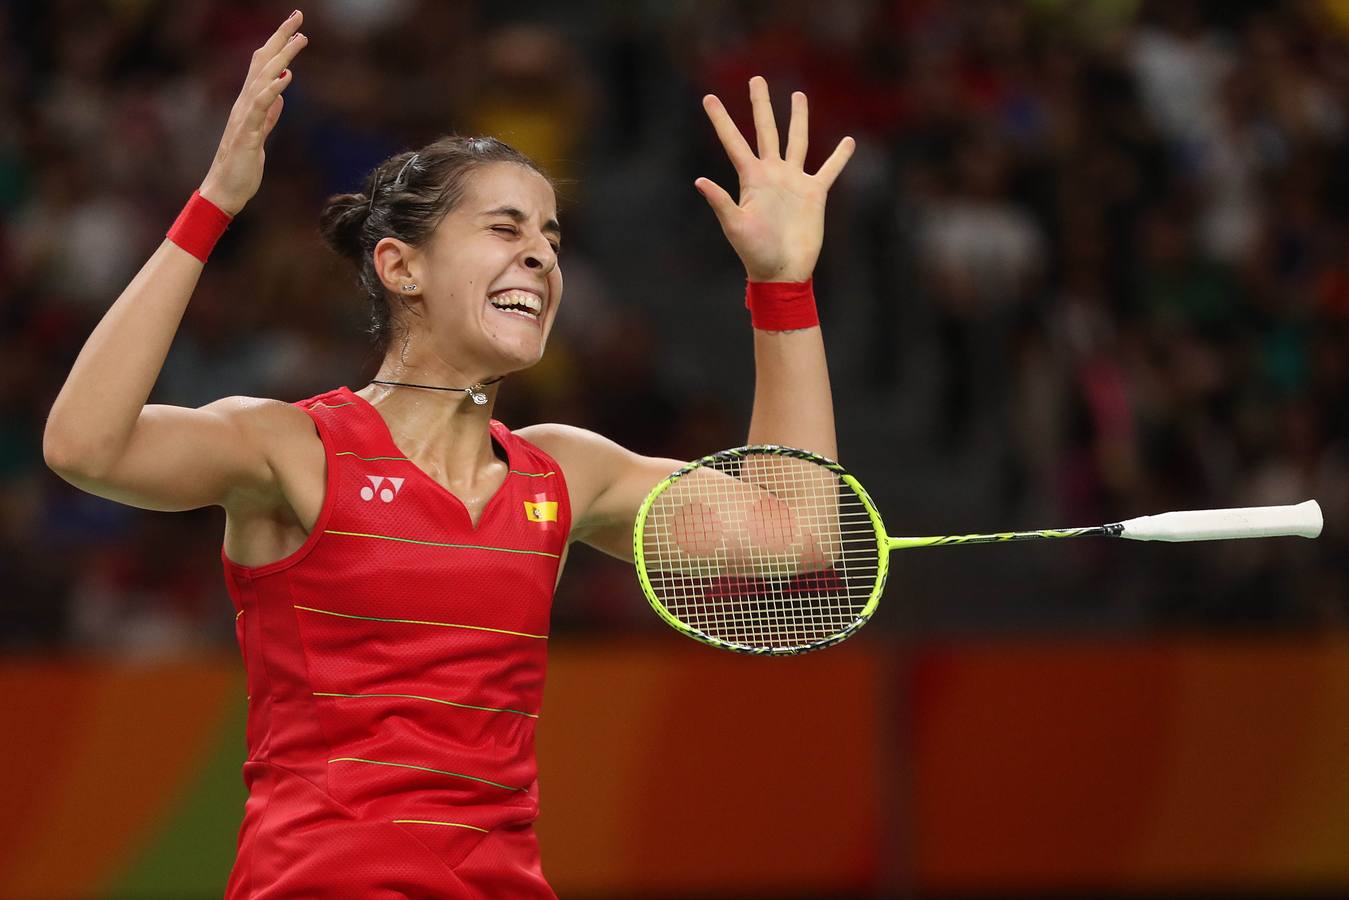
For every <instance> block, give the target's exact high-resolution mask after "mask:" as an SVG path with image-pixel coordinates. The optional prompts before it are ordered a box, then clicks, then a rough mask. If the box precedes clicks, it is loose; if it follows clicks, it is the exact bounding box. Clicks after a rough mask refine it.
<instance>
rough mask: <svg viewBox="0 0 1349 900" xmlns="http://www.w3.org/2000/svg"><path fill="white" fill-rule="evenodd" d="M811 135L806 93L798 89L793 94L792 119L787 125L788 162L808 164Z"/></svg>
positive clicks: (800, 164) (799, 164)
mask: <svg viewBox="0 0 1349 900" xmlns="http://www.w3.org/2000/svg"><path fill="white" fill-rule="evenodd" d="M809 135H810V111H809V109H807V107H806V95H805V94H803V93H801V92H800V91H796V92H794V93H793V94H792V121H791V124H790V125H788V126H787V155H786V157H785V159H786V160H787V162H789V163H791V164H792V165H794V166H804V165H805V164H806V146H807V144H808V143H809V140H808V138H809Z"/></svg>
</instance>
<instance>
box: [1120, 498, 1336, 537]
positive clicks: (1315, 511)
mask: <svg viewBox="0 0 1349 900" xmlns="http://www.w3.org/2000/svg"><path fill="white" fill-rule="evenodd" d="M1322 524H1323V519H1322V517H1321V506H1320V504H1318V503H1317V502H1316V501H1315V500H1306V501H1304V502H1302V503H1297V504H1294V505H1291V506H1251V507H1245V508H1242V509H1195V510H1187V511H1184V512H1169V513H1161V514H1160V515H1155V516H1139V517H1138V518H1136V519H1127V520H1125V521H1124V522H1121V523H1120V525H1121V526H1122V527H1123V531H1122V532H1121V533H1120V535H1119V536H1120V537H1122V538H1128V539H1130V540H1134V541H1221V540H1235V539H1239V538H1257V537H1305V538H1314V537H1319V536H1320V534H1321V527H1322Z"/></svg>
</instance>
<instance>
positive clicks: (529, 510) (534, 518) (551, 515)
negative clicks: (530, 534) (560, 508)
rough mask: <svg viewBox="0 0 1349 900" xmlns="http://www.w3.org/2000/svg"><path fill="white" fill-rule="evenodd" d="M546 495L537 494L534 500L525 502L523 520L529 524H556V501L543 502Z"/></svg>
mask: <svg viewBox="0 0 1349 900" xmlns="http://www.w3.org/2000/svg"><path fill="white" fill-rule="evenodd" d="M547 496H548V495H547V494H539V495H538V496H537V497H536V498H535V499H534V500H526V501H525V518H526V519H528V520H529V521H531V522H556V521H557V501H556V500H545V499H544V498H545V497H547Z"/></svg>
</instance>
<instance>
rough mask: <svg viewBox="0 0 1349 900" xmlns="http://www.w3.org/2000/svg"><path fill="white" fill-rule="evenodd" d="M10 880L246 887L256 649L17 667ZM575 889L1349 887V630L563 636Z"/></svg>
mask: <svg viewBox="0 0 1349 900" xmlns="http://www.w3.org/2000/svg"><path fill="white" fill-rule="evenodd" d="M0 691H3V696H4V697H5V698H6V701H5V702H6V712H7V716H6V719H5V732H4V736H5V739H4V740H3V741H0V773H3V774H0V779H3V784H2V785H0V789H3V795H4V797H5V798H6V800H7V801H8V802H7V813H8V815H6V816H5V817H0V897H4V898H6V900H11V898H12V900H39V898H60V900H71V898H79V897H125V898H130V897H147V898H148V897H163V898H170V897H171V898H175V900H188V898H194V897H210V896H219V894H220V891H221V889H222V887H223V884H224V879H225V874H226V872H227V871H228V867H229V865H230V862H231V860H232V856H233V850H234V837H235V833H236V831H237V828H238V823H239V817H240V815H241V812H242V802H243V793H242V783H241V780H240V775H239V766H240V764H241V763H242V759H243V752H244V748H243V732H242V715H243V709H244V707H243V697H242V691H243V682H242V677H241V674H240V673H239V671H238V667H237V664H236V663H235V662H234V660H232V659H220V660H216V661H212V662H209V663H199V664H192V665H170V666H153V667H128V666H116V665H109V664H102V665H99V664H93V663H58V662H17V661H11V662H8V663H6V664H3V665H0ZM539 739H540V744H539V754H540V763H541V768H542V779H543V781H542V798H543V816H542V818H541V819H540V822H539V833H540V839H541V841H542V844H543V850H544V866H545V871H547V873H548V875H549V877H550V879H551V880H552V881H553V883H554V884H555V886H556V887H557V888H558V890H559V892H560V893H561V894H562V896H564V897H584V896H587V895H595V894H605V895H609V896H641V895H647V894H652V893H664V894H667V895H674V896H695V895H699V894H718V893H720V894H724V893H726V892H728V891H733V890H743V891H755V892H760V893H763V894H767V895H782V894H787V893H791V894H793V895H796V896H801V895H807V894H810V893H824V892H826V891H828V892H845V891H850V890H851V891H856V892H859V893H865V892H878V891H879V892H895V891H899V890H902V889H906V888H908V889H912V888H917V889H919V890H921V891H923V892H928V891H950V892H990V893H999V894H1008V893H1016V892H1027V891H1031V890H1038V889H1045V890H1047V889H1055V888H1057V889H1074V890H1079V891H1082V892H1088V893H1090V892H1092V891H1097V890H1100V891H1112V892H1127V891H1131V890H1134V891H1140V892H1146V891H1152V892H1165V891H1169V890H1174V889H1176V888H1184V887H1196V888H1200V887H1202V888H1204V889H1206V890H1211V891H1212V890H1226V889H1233V888H1245V889H1253V890H1266V891H1271V892H1272V891H1276V890H1279V889H1282V888H1290V887H1305V888H1315V889H1320V890H1323V891H1330V890H1334V889H1335V888H1336V887H1337V886H1340V887H1349V763H1347V762H1346V761H1347V760H1349V646H1347V645H1345V644H1344V643H1341V642H1332V643H1317V642H1296V643H1294V642H1289V643H1270V642H1223V643H1213V642H1154V643H1138V642H1095V643H1063V642H1042V643H1017V644H1010V643H987V644H973V643H961V644H951V645H929V646H924V647H917V648H914V647H903V646H898V645H893V644H886V643H883V642H881V641H879V640H872V641H870V642H869V641H868V640H867V639H866V638H861V639H858V640H855V641H852V642H849V643H848V644H844V645H842V646H840V647H837V648H834V649H831V650H829V651H827V652H824V653H819V654H813V655H810V656H806V657H799V658H791V659H751V658H746V657H739V656H733V655H729V654H724V653H721V652H719V651H715V650H710V649H708V648H704V647H701V646H698V645H694V644H692V643H690V642H684V641H682V640H681V639H679V638H677V637H675V636H673V635H670V636H668V637H663V636H658V637H653V638H651V639H646V640H642V641H638V642H631V641H616V640H606V641H586V642H575V641H572V642H567V641H559V643H558V644H557V646H555V647H554V648H553V651H552V671H551V673H550V681H549V688H548V692H547V695H546V699H545V707H544V711H543V718H542V719H541V721H540V736H539Z"/></svg>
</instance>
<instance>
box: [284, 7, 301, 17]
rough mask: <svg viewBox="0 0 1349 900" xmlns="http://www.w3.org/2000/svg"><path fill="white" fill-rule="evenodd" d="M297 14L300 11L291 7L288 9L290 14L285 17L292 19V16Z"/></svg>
mask: <svg viewBox="0 0 1349 900" xmlns="http://www.w3.org/2000/svg"><path fill="white" fill-rule="evenodd" d="M299 14H300V11H299V10H298V9H292V10H291V11H290V15H288V16H286V18H287V19H293V18H295V17H296V16H298V15H299Z"/></svg>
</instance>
